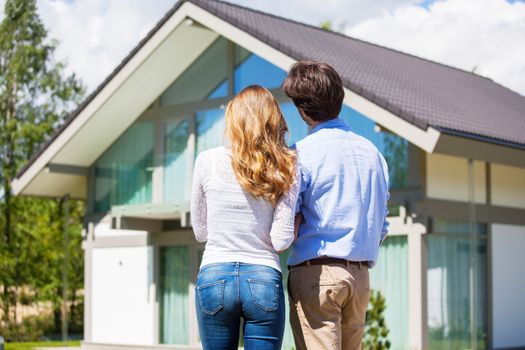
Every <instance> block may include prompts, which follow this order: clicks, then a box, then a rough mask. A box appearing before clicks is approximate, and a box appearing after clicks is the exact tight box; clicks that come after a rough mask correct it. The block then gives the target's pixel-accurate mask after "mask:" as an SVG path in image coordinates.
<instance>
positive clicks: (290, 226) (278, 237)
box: [270, 171, 300, 252]
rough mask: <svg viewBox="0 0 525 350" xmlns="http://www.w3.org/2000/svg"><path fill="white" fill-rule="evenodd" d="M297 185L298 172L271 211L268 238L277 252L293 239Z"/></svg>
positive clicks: (284, 248) (286, 246)
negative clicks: (271, 217) (288, 188)
mask: <svg viewBox="0 0 525 350" xmlns="http://www.w3.org/2000/svg"><path fill="white" fill-rule="evenodd" d="M297 173H299V171H297ZM299 187H300V175H299V174H298V175H297V177H296V178H295V179H294V183H293V184H292V187H291V188H290V190H288V192H287V193H285V194H284V195H283V196H282V197H281V199H280V200H279V201H278V202H277V205H276V207H275V210H274V213H273V223H272V228H271V231H270V238H271V240H272V245H273V247H274V249H275V250H276V251H278V252H280V251H283V250H286V249H287V248H288V247H289V246H290V245H291V244H292V242H293V239H294V219H295V208H296V202H297V195H298V194H299Z"/></svg>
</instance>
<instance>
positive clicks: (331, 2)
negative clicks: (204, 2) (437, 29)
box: [227, 0, 423, 29]
mask: <svg viewBox="0 0 525 350" xmlns="http://www.w3.org/2000/svg"><path fill="white" fill-rule="evenodd" d="M227 1H228V2H231V3H235V4H239V5H241V6H247V7H251V8H254V9H257V10H260V11H263V12H268V13H272V14H275V15H277V16H280V17H286V18H291V19H293V20H297V21H300V22H305V23H309V24H313V25H319V24H320V23H322V22H324V21H331V22H332V23H333V27H334V28H336V29H337V28H339V27H340V26H341V25H343V24H347V25H355V24H357V23H359V22H361V21H363V20H365V19H367V18H370V17H375V16H379V15H382V14H385V13H388V12H390V11H393V10H395V9H397V8H399V7H400V6H404V5H410V4H418V3H422V2H423V0H374V1H370V0H323V1H322V3H321V2H320V1H319V0H286V1H279V0H272V1H269V0H227Z"/></svg>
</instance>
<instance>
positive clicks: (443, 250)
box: [426, 234, 487, 350]
mask: <svg viewBox="0 0 525 350" xmlns="http://www.w3.org/2000/svg"><path fill="white" fill-rule="evenodd" d="M426 240H427V248H428V272H427V281H428V294H427V303H428V304H427V305H428V334H429V343H430V348H431V349H438V350H440V349H447V350H448V349H450V350H452V349H468V348H472V347H473V346H474V344H472V339H471V338H472V337H471V327H474V328H475V339H476V342H477V344H476V348H477V349H485V348H486V347H487V279H486V273H487V244H486V240H485V239H482V238H468V237H454V236H452V235H439V234H429V235H427V237H426ZM473 315H474V318H473V317H472V316H473ZM472 320H475V324H474V325H472Z"/></svg>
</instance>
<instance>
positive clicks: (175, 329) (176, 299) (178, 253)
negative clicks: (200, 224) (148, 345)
mask: <svg viewBox="0 0 525 350" xmlns="http://www.w3.org/2000/svg"><path fill="white" fill-rule="evenodd" d="M189 266H190V257H189V247H188V246H170V247H161V248H160V342H161V343H162V344H182V345H188V344H189V322H190V320H189V313H190V310H189V303H190V300H189V297H188V290H189V282H190V267H189Z"/></svg>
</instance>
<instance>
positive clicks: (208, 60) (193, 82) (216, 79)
mask: <svg viewBox="0 0 525 350" xmlns="http://www.w3.org/2000/svg"><path fill="white" fill-rule="evenodd" d="M227 77H228V41H227V40H226V39H224V38H222V37H221V38H219V39H217V40H216V41H215V42H214V43H213V44H212V45H211V46H210V47H209V48H208V49H207V50H206V51H205V52H204V53H203V54H202V55H201V56H200V57H199V58H198V59H197V60H196V61H195V62H194V63H193V64H192V65H191V66H190V67H189V68H188V70H186V71H185V72H184V73H183V74H182V75H181V76H180V77H179V78H178V79H177V80H176V81H175V82H174V83H173V84H172V85H171V86H170V87H168V89H167V90H166V91H165V92H164V93H163V94H162V95H161V97H160V103H161V105H163V106H165V105H176V104H181V103H186V102H193V101H199V100H203V99H206V98H207V97H209V95H210V94H213V97H215V98H216V97H224V96H226V95H227V92H228V82H227Z"/></svg>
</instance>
